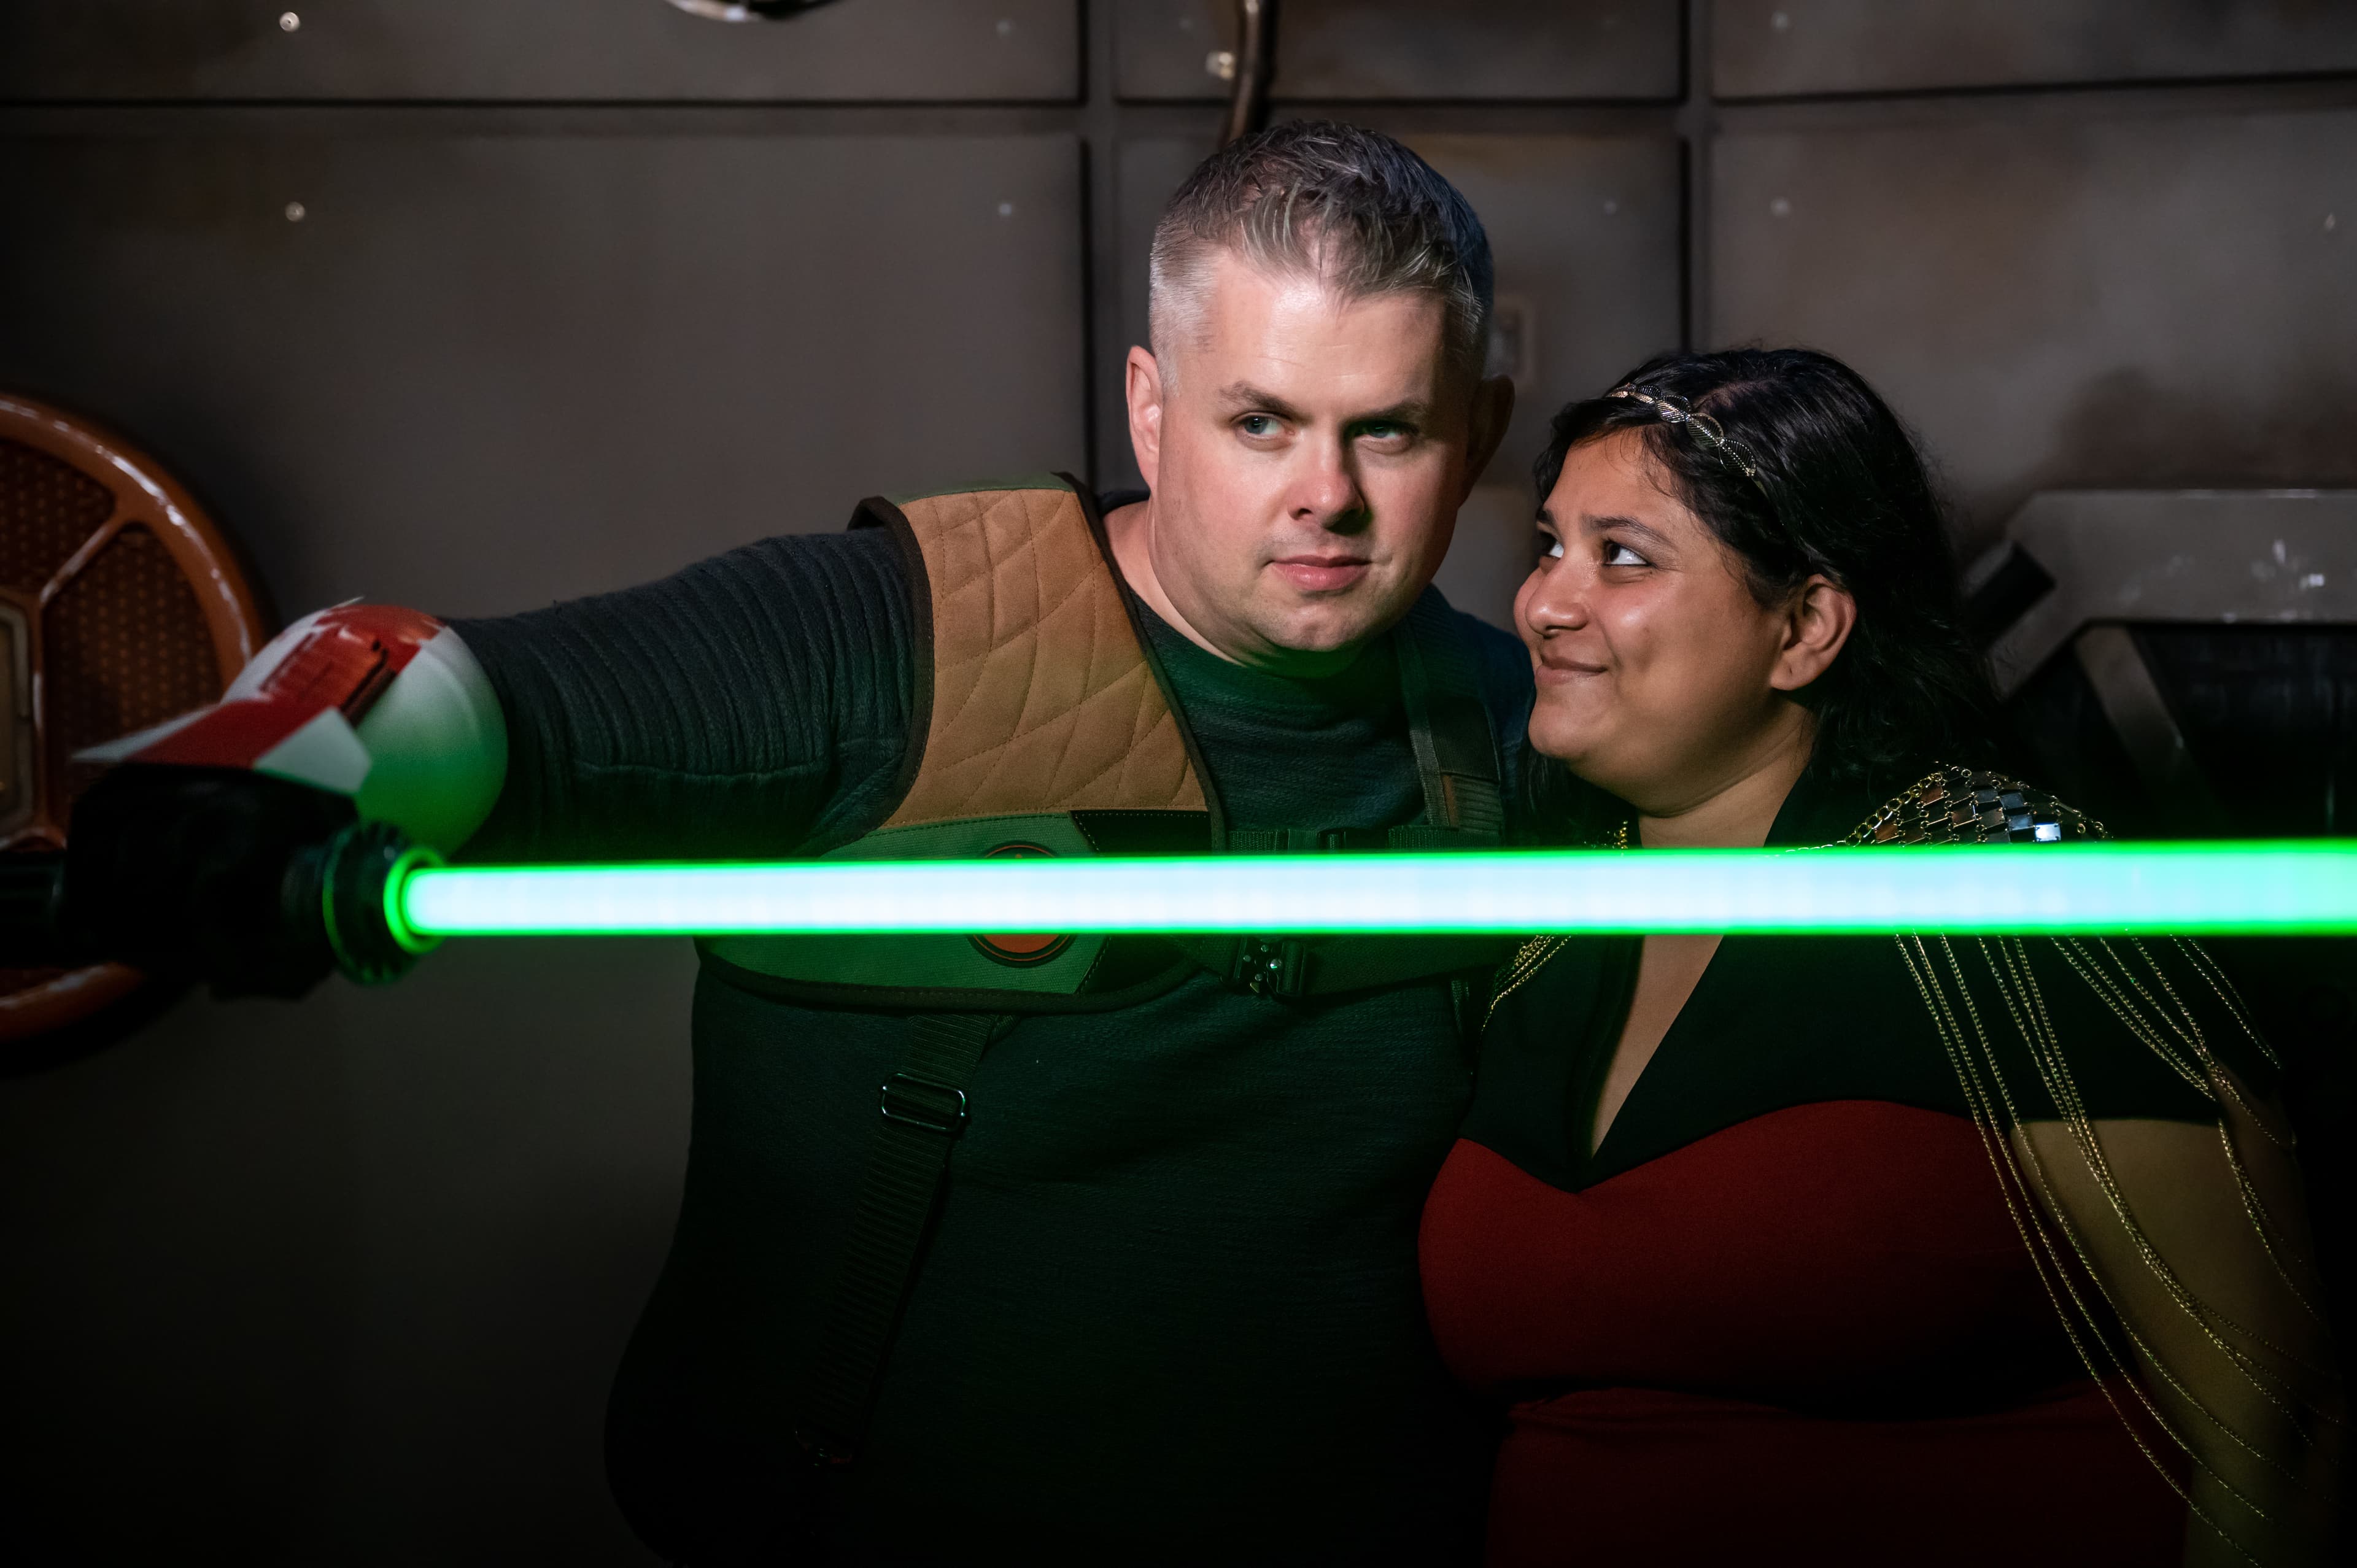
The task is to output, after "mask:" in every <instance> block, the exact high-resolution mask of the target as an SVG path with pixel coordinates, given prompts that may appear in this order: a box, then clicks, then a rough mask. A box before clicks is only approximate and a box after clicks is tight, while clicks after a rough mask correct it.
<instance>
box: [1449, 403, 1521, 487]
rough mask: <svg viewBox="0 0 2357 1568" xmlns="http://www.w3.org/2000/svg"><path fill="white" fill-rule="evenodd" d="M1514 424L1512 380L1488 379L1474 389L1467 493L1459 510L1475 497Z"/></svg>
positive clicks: (1467, 444) (1468, 431)
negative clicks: (1485, 472)
mask: <svg viewBox="0 0 2357 1568" xmlns="http://www.w3.org/2000/svg"><path fill="white" fill-rule="evenodd" d="M1513 422H1514V383H1513V380H1512V377H1509V376H1488V377H1484V378H1483V379H1482V381H1481V382H1480V385H1478V386H1476V387H1475V388H1474V389H1473V418H1472V422H1471V423H1470V424H1469V425H1468V426H1467V427H1466V431H1465V490H1464V494H1462V495H1459V496H1458V498H1457V501H1458V505H1459V506H1462V505H1463V504H1464V503H1465V499H1466V497H1467V496H1469V495H1471V494H1472V493H1473V487H1474V486H1475V485H1478V484H1480V482H1481V471H1482V470H1483V469H1485V468H1487V467H1489V466H1490V459H1491V458H1492V457H1494V456H1497V455H1498V445H1499V443H1500V442H1501V441H1503V440H1505V438H1506V426H1507V425H1509V424H1512V423H1513Z"/></svg>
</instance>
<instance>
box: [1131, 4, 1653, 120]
mask: <svg viewBox="0 0 2357 1568" xmlns="http://www.w3.org/2000/svg"><path fill="white" fill-rule="evenodd" d="M1117 9H1118V12H1119V25H1120V34H1119V39H1120V55H1119V63H1118V66H1117V70H1118V75H1117V76H1116V78H1115V81H1116V84H1117V87H1118V91H1119V92H1120V94H1121V96H1122V97H1123V98H1125V99H1130V100H1146V99H1189V100H1209V99H1217V98H1224V97H1225V96H1226V95H1227V87H1226V85H1225V83H1224V81H1222V78H1221V77H1220V75H1219V74H1218V67H1219V62H1218V61H1217V60H1216V59H1215V58H1214V57H1215V56H1216V55H1217V54H1218V53H1219V51H1221V50H1223V49H1224V50H1232V49H1233V48H1235V47H1236V23H1235V15H1236V13H1235V7H1234V6H1233V5H1226V4H1220V3H1218V0H1121V3H1120V5H1119V6H1118V7H1117ZM1683 11H1684V7H1683V5H1680V4H1679V0H1455V3H1453V4H1450V5H1447V6H1435V5H1430V4H1428V3H1426V0H1286V3H1285V5H1284V8H1283V11H1282V12H1281V13H1280V16H1279V19H1278V26H1279V27H1281V29H1282V39H1281V44H1280V47H1279V48H1278V51H1277V57H1276V73H1275V80H1274V81H1272V82H1271V84H1270V85H1271V91H1274V92H1275V94H1276V95H1277V96H1278V97H1280V98H1317V99H1347V100H1351V101H1354V102H1382V101H1386V100H1406V101H1423V102H1431V101H1436V100H1441V101H1445V100H1452V99H1462V100H1471V101H1489V100H1500V99H1504V100H1522V101H1525V102H1546V101H1552V100H1562V101H1570V100H1590V101H1603V100H1625V99H1648V98H1650V99H1672V98H1675V97H1676V96H1677V94H1678V83H1679V72H1680V69H1681V65H1682V61H1681V59H1680V52H1679V37H1680V32H1681V28H1682V26H1683V23H1684V16H1683V14H1682V13H1683Z"/></svg>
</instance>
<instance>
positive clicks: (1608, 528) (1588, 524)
mask: <svg viewBox="0 0 2357 1568" xmlns="http://www.w3.org/2000/svg"><path fill="white" fill-rule="evenodd" d="M1539 515H1540V516H1542V517H1544V516H1545V515H1546V514H1545V513H1544V512H1541V513H1540V514H1539ZM1579 530H1580V532H1582V533H1633V534H1636V535H1637V536H1638V537H1640V538H1641V539H1647V540H1651V541H1652V542H1653V543H1655V544H1668V543H1669V542H1671V541H1670V536H1669V535H1668V534H1666V533H1663V532H1662V531H1661V530H1660V529H1658V528H1655V527H1654V526H1652V524H1651V523H1645V522H1639V521H1637V520H1636V519H1635V518H1633V517H1619V516H1606V517H1597V516H1593V515H1590V516H1587V517H1583V518H1581V519H1580V520H1579Z"/></svg>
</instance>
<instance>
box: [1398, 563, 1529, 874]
mask: <svg viewBox="0 0 2357 1568" xmlns="http://www.w3.org/2000/svg"><path fill="white" fill-rule="evenodd" d="M1398 647H1399V667H1400V695H1401V698H1402V700H1403V701H1404V702H1405V703H1406V705H1407V722H1408V734H1409V736H1411V738H1412V739H1413V740H1414V742H1415V766H1416V771H1417V772H1418V773H1419V774H1420V775H1421V776H1422V778H1423V782H1424V813H1425V822H1426V825H1427V827H1429V828H1436V829H1439V830H1441V831H1442V832H1443V833H1446V834H1448V835H1449V836H1450V837H1453V838H1455V839H1456V841H1457V842H1458V843H1467V844H1469V845H1470V844H1473V843H1480V844H1495V843H1501V841H1502V840H1503V838H1504V836H1505V832H1506V795H1505V789H1504V786H1503V784H1502V783H1501V779H1500V777H1499V775H1500V774H1501V771H1502V769H1501V767H1500V764H1499V758H1498V737H1497V735H1496V733H1495V732H1494V730H1493V729H1492V728H1491V724H1490V708H1489V704H1488V703H1484V702H1482V700H1481V683H1480V671H1479V670H1478V669H1477V668H1476V662H1475V660H1476V658H1477V655H1476V654H1475V652H1474V650H1473V649H1472V647H1471V645H1470V643H1469V639H1468V638H1467V636H1466V633H1465V630H1464V628H1462V627H1461V626H1459V625H1458V624H1457V617H1456V612H1455V611H1453V610H1451V609H1450V608H1449V607H1448V601H1447V600H1445V599H1443V598H1442V597H1441V596H1440V595H1439V594H1438V593H1437V592H1436V591H1435V590H1433V589H1430V588H1426V590H1425V591H1424V595H1423V596H1422V597H1421V598H1419V599H1417V600H1416V602H1415V607H1413V608H1411V609H1410V610H1409V611H1408V614H1407V619H1406V620H1405V621H1404V622H1402V623H1401V625H1400V629H1399V635H1398ZM1398 847H1399V848H1402V849H1421V848H1434V849H1438V848H1443V847H1446V845H1445V844H1444V843H1439V842H1435V843H1429V844H1426V843H1416V842H1414V840H1413V837H1412V836H1411V837H1409V838H1408V839H1407V840H1406V841H1405V842H1401V843H1398Z"/></svg>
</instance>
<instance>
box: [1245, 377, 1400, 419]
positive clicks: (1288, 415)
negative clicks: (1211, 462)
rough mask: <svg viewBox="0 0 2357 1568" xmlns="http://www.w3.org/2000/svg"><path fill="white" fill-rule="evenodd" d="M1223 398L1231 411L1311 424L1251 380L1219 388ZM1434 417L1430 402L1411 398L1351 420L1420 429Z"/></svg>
mask: <svg viewBox="0 0 2357 1568" xmlns="http://www.w3.org/2000/svg"><path fill="white" fill-rule="evenodd" d="M1220 401H1221V402H1222V403H1225V404H1226V405H1227V406H1228V408H1229V409H1230V410H1231V411H1232V412H1234V413H1243V411H1244V410H1245V409H1248V408H1249V409H1256V410H1258V411H1260V412H1261V413H1273V414H1275V416H1276V417H1277V418H1279V419H1282V420H1285V421H1286V422H1287V423H1289V424H1309V423H1311V421H1310V416H1309V415H1308V413H1304V412H1303V411H1302V410H1300V409H1297V408H1296V407H1294V406H1293V404H1291V403H1287V402H1286V401H1285V400H1284V399H1283V398H1281V397H1279V396H1277V395H1276V394H1275V392H1265V391H1263V390H1262V389H1261V388H1259V387H1256V386H1254V385H1253V384H1252V383H1251V382H1250V381H1233V382H1231V383H1230V384H1229V385H1227V386H1225V387H1222V389H1221V390H1220ZM1431 418H1432V405H1431V404H1430V403H1426V402H1425V401H1424V400H1423V399H1421V398H1409V399H1408V400H1406V401H1405V402H1404V403H1394V404H1392V406H1391V407H1389V408H1379V409H1375V410H1372V412H1370V413H1355V414H1352V415H1351V418H1350V420H1349V421H1348V423H1349V424H1354V425H1357V424H1412V425H1415V426H1416V427H1417V428H1419V429H1421V428H1422V427H1423V426H1424V425H1426V424H1428V423H1430V421H1431Z"/></svg>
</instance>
